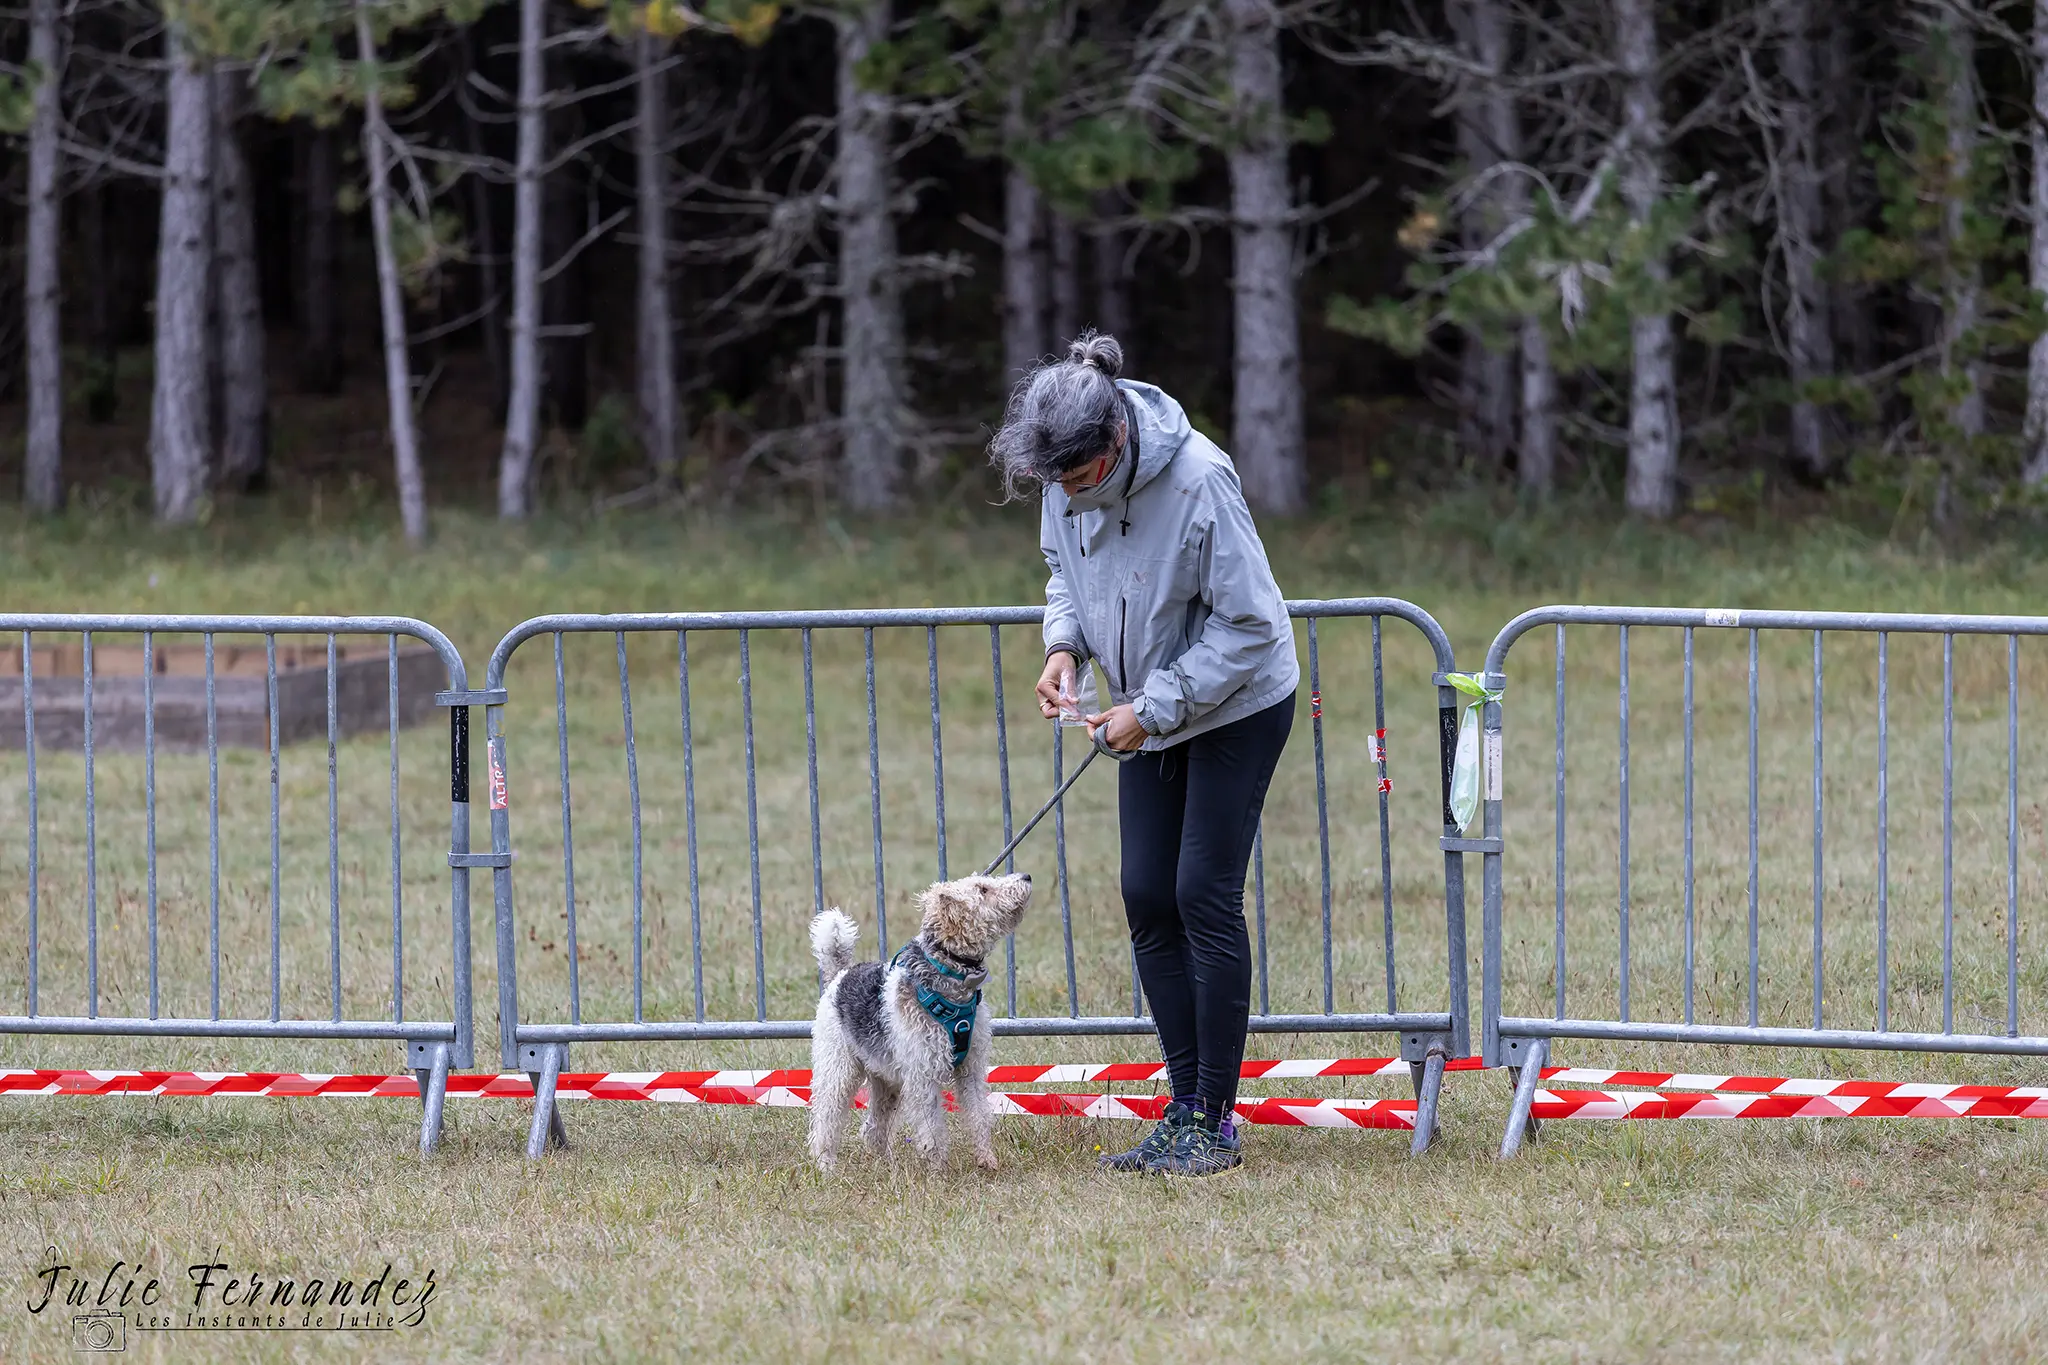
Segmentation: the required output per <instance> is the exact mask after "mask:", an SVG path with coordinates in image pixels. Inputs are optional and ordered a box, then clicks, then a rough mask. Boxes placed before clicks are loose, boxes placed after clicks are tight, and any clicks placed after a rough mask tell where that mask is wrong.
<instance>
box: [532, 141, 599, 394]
mask: <svg viewBox="0 0 2048 1365" xmlns="http://www.w3.org/2000/svg"><path fill="white" fill-rule="evenodd" d="M580 112H581V111H580V110H577V109H570V110H568V111H566V115H565V117H564V118H563V120H562V126H560V127H559V128H557V129H556V130H555V136H553V137H551V138H550V139H549V145H551V146H557V147H566V146H568V145H569V144H570V143H571V142H574V141H575V140H576V139H577V138H578V137H580V136H581V135H582V131H583V130H582V121H581V118H580V117H579V115H580ZM583 174H584V171H583V168H582V167H580V166H573V165H570V166H563V167H560V168H558V169H557V170H556V171H555V172H554V173H553V174H551V175H549V176H548V177H547V180H546V183H545V184H544V185H543V186H542V187H541V234H540V239H541V252H540V258H541V260H542V262H543V263H544V264H543V265H542V272H543V273H544V274H547V278H546V279H545V280H543V281H542V282H541V287H540V303H541V307H540V315H541V329H542V331H543V332H545V333H548V334H549V335H547V336H546V337H545V339H544V340H543V341H542V350H541V411H542V414H543V423H544V425H545V424H546V423H549V422H551V423H552V424H553V425H554V426H556V427H558V428H560V429H561V430H563V431H581V430H583V424H584V423H585V422H586V421H588V420H589V417H590V290H589V289H588V288H587V287H586V284H585V279H584V273H583V272H584V268H585V267H586V265H587V264H588V263H589V257H588V254H587V253H585V252H579V251H577V250H576V243H577V238H579V237H581V236H582V235H583V226H584V224H583V219H584V214H585V209H586V206H587V202H588V201H586V200H585V199H584V197H583V185H582V177H583ZM571 252H576V254H575V255H574V257H573V258H572V257H571V256H570V253H571Z"/></svg>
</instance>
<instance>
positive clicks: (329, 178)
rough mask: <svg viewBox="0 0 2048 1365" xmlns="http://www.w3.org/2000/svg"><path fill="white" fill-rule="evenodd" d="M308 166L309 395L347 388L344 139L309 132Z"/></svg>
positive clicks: (304, 321) (304, 281)
mask: <svg viewBox="0 0 2048 1365" xmlns="http://www.w3.org/2000/svg"><path fill="white" fill-rule="evenodd" d="M303 138H304V141H303V146H304V149H305V150H304V155H305V161H304V166H303V174H304V176H305V202H304V212H305V229H304V243H303V246H304V250H305V260H304V262H303V264H302V265H301V270H302V271H303V275H302V277H301V279H300V285H299V288H300V294H299V387H300V388H302V389H304V390H305V391H306V392H308V393H334V392H337V391H338V390H339V389H340V388H341V305H340V299H339V297H338V285H339V278H338V277H339V269H338V266H339V262H340V249H341V248H340V243H341V233H340V227H339V224H338V223H337V221H336V218H337V215H338V206H337V202H336V201H337V199H338V198H339V196H340V194H341V168H340V164H339V162H340V150H339V148H338V147H337V146H336V145H335V144H336V142H337V140H338V138H339V134H338V133H336V132H335V130H334V129H332V128H317V127H309V128H307V129H306V130H305V132H304V134H303Z"/></svg>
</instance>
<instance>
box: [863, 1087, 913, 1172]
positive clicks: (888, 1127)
mask: <svg viewBox="0 0 2048 1365" xmlns="http://www.w3.org/2000/svg"><path fill="white" fill-rule="evenodd" d="M902 1101H903V1090H902V1087H900V1086H898V1085H897V1084H896V1083H895V1082H894V1081H885V1080H883V1079H882V1078H881V1077H880V1076H875V1075H870V1076H869V1077H868V1112H867V1114H866V1115H865V1116H864V1117H863V1118H862V1119H861V1122H860V1135H861V1138H862V1140H863V1141H865V1142H866V1143H867V1145H868V1149H869V1150H870V1151H872V1152H873V1153H874V1154H875V1155H876V1156H879V1157H887V1158H888V1159H889V1160H891V1161H894V1160H895V1159H896V1150H895V1140H896V1116H897V1112H898V1108H899V1106H900V1105H901V1104H902Z"/></svg>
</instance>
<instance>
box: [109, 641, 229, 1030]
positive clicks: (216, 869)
mask: <svg viewBox="0 0 2048 1365" xmlns="http://www.w3.org/2000/svg"><path fill="white" fill-rule="evenodd" d="M212 638H213V637H212V636H208V637H207V639H208V640H209V642H210V641H211V640H212ZM83 639H84V658H85V981H86V1004H87V1011H86V1017H87V1018H89V1019H97V1018H99V1017H100V888H99V839H98V829H97V828H96V822H97V816H98V812H97V810H96V809H95V806H94V802H93V753H92V751H93V733H92V720H93V714H92V713H93V705H92V632H91V631H86V632H85V634H84V637H83ZM206 676H207V684H208V687H207V690H208V692H209V693H211V691H212V682H213V668H212V655H211V651H209V653H208V666H207V670H206ZM208 701H209V704H208V706H207V708H206V715H207V721H208V723H209V725H210V724H211V722H212V720H213V707H212V705H211V697H209V698H208ZM206 738H207V747H208V748H209V749H211V748H212V747H213V735H212V734H211V732H210V731H209V733H208V734H207V737H206ZM215 791H216V796H215V800H214V803H213V809H214V832H215V838H214V844H213V905H214V924H215V925H216V935H215V943H214V954H213V959H214V962H215V964H216V967H215V971H216V973H217V972H218V970H219V968H218V963H219V962H220V944H219V938H218V928H217V926H218V925H219V923H220V840H219V829H220V800H219V797H218V785H217V784H216V787H215ZM213 1014H214V1018H216V1019H218V1018H219V1017H220V983H219V978H218V976H217V975H216V978H215V982H214V1010H213Z"/></svg>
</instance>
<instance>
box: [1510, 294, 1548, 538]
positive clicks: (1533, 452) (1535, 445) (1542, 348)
mask: <svg viewBox="0 0 2048 1365" xmlns="http://www.w3.org/2000/svg"><path fill="white" fill-rule="evenodd" d="M1515 477H1516V479H1517V480H1518V481H1519V482H1520V484H1521V486H1522V489H1523V491H1524V492H1527V493H1531V494H1534V495H1535V496H1537V497H1547V496H1549V494H1550V491H1551V489H1552V488H1554V487H1556V485H1557V370H1556V369H1555V368H1554V367H1553V366H1552V365H1551V362H1550V337H1549V334H1548V333H1546V332H1545V331H1544V330H1543V324H1542V323H1541V322H1540V321H1538V320H1537V319H1535V318H1524V319H1522V442H1521V446H1520V447H1519V449H1518V450H1517V451H1516V455H1515Z"/></svg>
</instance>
